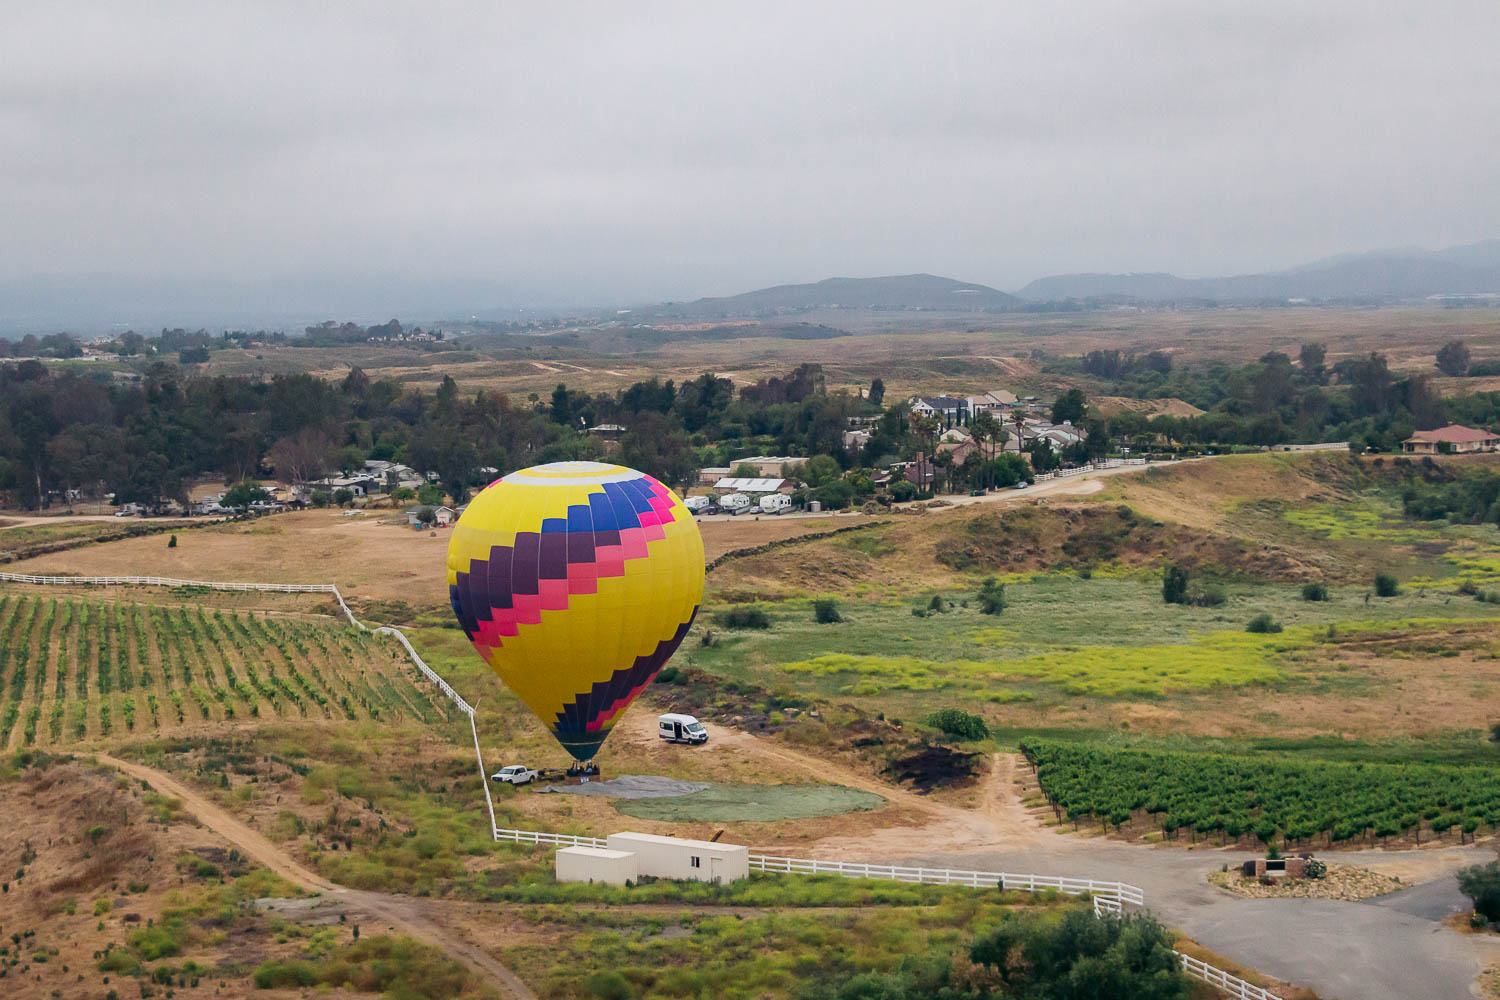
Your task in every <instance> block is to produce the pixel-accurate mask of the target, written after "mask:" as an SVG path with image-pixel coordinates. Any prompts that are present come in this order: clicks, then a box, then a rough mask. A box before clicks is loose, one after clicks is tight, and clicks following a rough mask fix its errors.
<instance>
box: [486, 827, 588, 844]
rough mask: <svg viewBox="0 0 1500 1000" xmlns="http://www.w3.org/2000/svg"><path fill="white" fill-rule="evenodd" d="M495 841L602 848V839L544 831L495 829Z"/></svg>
mask: <svg viewBox="0 0 1500 1000" xmlns="http://www.w3.org/2000/svg"><path fill="white" fill-rule="evenodd" d="M495 839H496V840H514V841H515V842H516V843H518V844H553V845H555V846H557V847H604V846H606V845H607V844H608V841H606V840H605V839H604V838H603V837H575V836H574V835H573V834H571V833H549V832H547V831H546V830H502V829H500V828H499V827H498V826H497V827H495Z"/></svg>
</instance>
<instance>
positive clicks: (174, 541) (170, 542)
mask: <svg viewBox="0 0 1500 1000" xmlns="http://www.w3.org/2000/svg"><path fill="white" fill-rule="evenodd" d="M167 548H169V549H175V548H177V536H176V535H173V536H172V537H171V538H168V539H167Z"/></svg>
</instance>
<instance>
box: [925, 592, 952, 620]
mask: <svg viewBox="0 0 1500 1000" xmlns="http://www.w3.org/2000/svg"><path fill="white" fill-rule="evenodd" d="M927 610H928V611H929V612H932V613H933V614H939V615H941V614H945V613H947V611H948V605H947V602H945V601H944V600H943V595H942V594H933V595H932V600H930V601H928V602H927Z"/></svg>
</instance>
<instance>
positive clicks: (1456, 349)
mask: <svg viewBox="0 0 1500 1000" xmlns="http://www.w3.org/2000/svg"><path fill="white" fill-rule="evenodd" d="M1437 367H1438V371H1440V372H1442V373H1443V374H1444V375H1451V376H1453V377H1454V378H1457V377H1458V376H1460V375H1463V374H1465V373H1466V372H1468V370H1469V348H1468V347H1467V346H1465V345H1464V342H1463V341H1462V340H1450V341H1448V343H1446V344H1444V345H1443V346H1442V347H1440V348H1438V352H1437Z"/></svg>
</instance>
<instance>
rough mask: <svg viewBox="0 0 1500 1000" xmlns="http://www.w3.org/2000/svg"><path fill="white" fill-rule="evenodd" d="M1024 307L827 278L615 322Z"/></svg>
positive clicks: (896, 284) (990, 295)
mask: <svg viewBox="0 0 1500 1000" xmlns="http://www.w3.org/2000/svg"><path fill="white" fill-rule="evenodd" d="M1024 306H1025V303H1024V302H1022V301H1021V300H1020V299H1018V298H1016V297H1015V296H1014V295H1009V294H1007V293H1005V292H1002V291H1000V290H999V289H996V288H990V287H989V286H988V285H979V284H975V283H973V282H965V281H955V280H953V279H952V278H940V277H937V276H936V275H932V274H902V275H895V276H891V277H885V278H828V279H826V280H824V281H819V282H815V283H813V284H808V285H777V286H776V287H774V288H762V289H759V290H758V291H753V292H744V293H743V294H740V295H729V296H725V297H723V298H714V299H698V300H697V301H695V302H666V303H662V304H661V305H654V306H646V307H642V308H637V309H633V310H630V311H629V312H628V313H623V312H622V313H621V314H620V315H619V316H618V318H619V319H623V320H628V321H632V322H638V323H659V322H709V321H713V320H726V319H767V318H770V317H773V316H786V315H789V314H795V313H801V312H813V311H821V310H825V309H859V310H930V311H934V312H997V311H1008V310H1011V309H1016V308H1020V307H1024Z"/></svg>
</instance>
